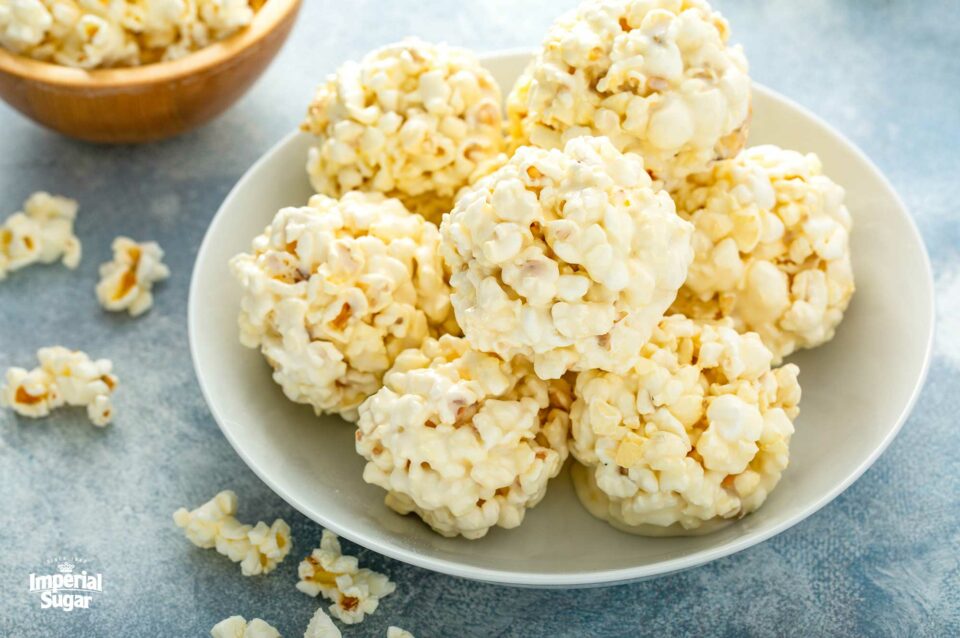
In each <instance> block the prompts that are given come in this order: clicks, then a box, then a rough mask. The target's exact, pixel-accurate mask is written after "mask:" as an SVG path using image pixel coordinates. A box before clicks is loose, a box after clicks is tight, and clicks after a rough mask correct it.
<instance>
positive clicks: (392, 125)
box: [303, 39, 504, 221]
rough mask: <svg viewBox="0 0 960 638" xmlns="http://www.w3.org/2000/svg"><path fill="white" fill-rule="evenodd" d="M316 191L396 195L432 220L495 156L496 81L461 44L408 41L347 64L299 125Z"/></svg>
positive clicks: (498, 127)
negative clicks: (308, 144)
mask: <svg viewBox="0 0 960 638" xmlns="http://www.w3.org/2000/svg"><path fill="white" fill-rule="evenodd" d="M303 128H304V130H306V131H308V132H310V133H312V134H313V135H315V136H316V144H315V145H314V147H313V148H312V149H311V151H310V158H309V161H308V164H307V171H308V173H309V174H310V179H311V181H312V182H313V186H314V188H315V189H316V190H317V192H318V193H323V194H325V195H330V196H333V197H339V196H341V195H342V194H344V193H346V192H348V191H351V190H363V191H377V192H381V193H384V194H386V195H387V196H389V197H396V198H399V199H400V200H402V201H403V203H404V204H405V205H406V206H407V207H408V208H409V209H410V210H412V211H414V212H416V213H420V214H422V215H423V216H424V217H426V218H427V219H429V220H431V221H439V218H440V215H442V214H443V213H445V212H447V211H448V210H450V208H451V206H452V205H453V199H454V196H455V195H456V193H457V191H458V190H460V189H461V188H462V187H463V186H466V185H467V184H469V183H471V182H472V181H474V180H475V179H476V178H477V177H478V176H480V175H484V174H486V173H488V172H489V171H490V170H491V167H492V166H496V165H497V164H498V163H500V162H502V161H503V159H502V158H501V157H500V155H501V151H502V150H503V147H504V137H503V131H502V122H501V111H500V89H499V87H498V86H497V83H496V81H494V79H493V76H491V75H490V74H489V73H488V72H487V71H486V70H484V69H483V67H481V66H480V62H479V61H478V60H477V59H476V57H474V55H473V54H472V53H470V52H468V51H466V50H464V49H459V48H456V47H449V46H446V45H443V44H440V45H433V44H428V43H426V42H423V41H421V40H417V39H407V40H404V41H402V42H399V43H396V44H392V45H389V46H386V47H383V48H381V49H377V50H375V51H373V52H371V53H369V54H368V55H367V56H366V57H364V58H363V59H362V60H361V61H360V62H359V63H356V62H347V63H346V64H344V65H343V66H342V67H340V69H339V70H338V71H337V72H336V73H335V74H334V75H331V76H330V77H329V78H328V79H327V81H326V82H325V83H324V84H323V85H321V86H320V88H319V89H318V90H317V93H316V96H315V97H314V100H313V103H312V104H311V105H310V109H309V112H308V115H307V119H306V122H304V124H303Z"/></svg>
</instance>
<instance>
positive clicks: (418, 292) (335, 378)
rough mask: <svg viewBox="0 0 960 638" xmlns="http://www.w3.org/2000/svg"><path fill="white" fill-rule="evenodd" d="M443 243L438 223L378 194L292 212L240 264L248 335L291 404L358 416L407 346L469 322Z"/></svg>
mask: <svg viewBox="0 0 960 638" xmlns="http://www.w3.org/2000/svg"><path fill="white" fill-rule="evenodd" d="M439 246H440V234H439V232H438V231H437V228H436V227H435V226H434V225H433V224H430V223H428V222H426V221H424V219H423V218H422V217H420V216H419V215H414V214H412V213H410V212H408V211H407V210H406V209H405V208H404V207H403V204H401V203H400V202H399V201H398V200H396V199H387V198H385V197H384V196H382V195H380V194H379V193H360V192H351V193H347V194H346V195H344V196H343V198H342V199H340V200H339V201H338V200H335V199H331V198H330V197H326V196H324V195H316V196H314V197H312V198H311V199H310V201H309V203H308V205H307V206H305V207H302V208H284V209H283V210H281V211H280V212H279V213H277V216H276V217H275V218H274V219H273V222H272V223H271V224H270V226H268V227H267V228H266V230H265V231H264V232H263V234H262V235H260V236H259V237H257V238H256V239H255V240H254V241H253V250H252V252H251V253H250V254H241V255H238V256H237V257H234V258H233V260H232V261H231V263H230V266H231V269H232V270H233V273H234V275H235V276H236V278H237V279H238V280H239V281H240V283H241V285H242V287H243V299H242V302H241V313H240V319H239V323H240V340H241V342H242V343H243V344H244V345H245V346H247V347H250V348H260V350H261V352H262V353H263V355H264V357H265V358H266V359H267V361H268V362H269V363H270V365H271V366H272V367H273V369H274V373H273V378H274V380H275V381H276V382H277V383H278V384H279V385H280V386H281V387H282V388H283V391H284V393H285V394H286V395H287V397H288V398H289V399H290V400H292V401H296V402H297V403H307V404H310V405H312V406H313V407H314V409H315V410H316V412H317V414H321V413H324V412H337V413H339V414H340V415H341V416H343V417H344V418H345V419H348V420H351V421H354V420H356V418H357V406H359V405H360V403H361V402H362V401H363V400H364V399H366V398H367V397H368V396H370V395H371V394H373V393H374V392H376V391H377V390H378V389H380V385H381V383H380V381H381V379H382V377H383V373H384V372H386V371H387V369H388V368H389V367H390V366H391V365H392V364H393V361H394V359H395V358H396V357H397V355H398V354H400V352H401V351H403V350H405V349H407V348H412V347H417V346H419V345H420V344H421V343H422V342H423V340H424V339H426V338H427V336H430V335H436V334H440V333H444V332H449V331H456V330H458V328H457V327H456V324H455V322H454V321H453V313H452V311H451V308H450V297H449V292H448V287H447V283H446V280H445V276H444V270H443V266H442V263H441V261H440V255H439Z"/></svg>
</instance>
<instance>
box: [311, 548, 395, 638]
mask: <svg viewBox="0 0 960 638" xmlns="http://www.w3.org/2000/svg"><path fill="white" fill-rule="evenodd" d="M297 573H298V574H299V577H300V581H299V582H298V583H297V589H299V590H300V591H302V592H303V593H305V594H307V595H309V596H313V597H316V596H317V595H318V594H320V595H322V596H323V597H324V598H326V599H327V600H329V601H331V602H332V603H333V604H332V605H330V614H331V615H333V616H334V617H335V618H338V619H339V620H340V621H341V622H343V623H345V624H348V625H351V624H355V623H359V622H362V621H363V619H364V618H365V617H366V615H367V614H372V613H373V612H375V611H376V610H377V607H378V606H379V604H380V599H381V598H383V597H384V596H387V595H388V594H392V593H393V592H394V591H395V590H396V584H394V583H393V582H391V581H390V579H389V578H388V577H387V576H385V575H384V574H379V573H377V572H375V571H372V570H370V569H366V568H360V566H359V561H358V560H357V559H356V558H355V557H353V556H344V555H343V552H342V550H341V548H340V541H339V539H338V538H337V535H336V534H334V533H333V532H331V531H329V530H323V536H322V538H321V540H320V547H319V548H317V549H315V550H313V552H311V554H310V555H309V556H307V558H305V559H304V560H303V561H302V562H301V563H300V566H299V568H298V570H297Z"/></svg>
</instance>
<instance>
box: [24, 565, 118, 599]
mask: <svg viewBox="0 0 960 638" xmlns="http://www.w3.org/2000/svg"><path fill="white" fill-rule="evenodd" d="M87 562H89V561H88V560H87V559H85V558H76V557H74V558H66V557H62V556H61V557H57V558H53V559H50V560H49V561H47V565H48V566H49V571H54V570H55V573H49V574H30V593H31V594H37V596H38V597H39V599H40V609H60V610H62V611H73V610H74V609H90V603H91V601H92V600H93V597H94V596H95V595H98V594H102V593H103V574H99V573H98V574H94V573H92V572H90V571H87V570H86V569H84V568H83V565H84V564H86V563H87ZM45 571H46V570H45Z"/></svg>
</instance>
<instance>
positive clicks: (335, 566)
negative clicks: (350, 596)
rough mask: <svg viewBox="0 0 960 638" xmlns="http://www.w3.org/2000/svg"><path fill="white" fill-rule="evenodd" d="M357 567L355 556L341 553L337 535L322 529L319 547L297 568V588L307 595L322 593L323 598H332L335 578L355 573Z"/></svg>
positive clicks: (335, 583) (335, 584)
mask: <svg viewBox="0 0 960 638" xmlns="http://www.w3.org/2000/svg"><path fill="white" fill-rule="evenodd" d="M359 569H360V565H359V561H358V560H357V559H356V558H355V557H353V556H344V555H343V551H342V550H341V549H340V541H339V540H338V539H337V535H336V534H334V533H333V532H331V531H329V530H323V536H322V537H321V539H320V547H319V548H317V549H315V550H313V552H311V554H310V555H309V556H307V557H306V558H305V559H303V561H301V563H300V566H299V567H298V569H297V574H298V575H299V578H300V580H299V582H297V589H299V590H300V591H302V592H303V593H305V594H307V595H309V596H313V597H316V596H317V595H318V594H323V596H324V598H329V599H331V600H333V599H334V596H335V594H336V590H337V582H336V581H337V578H339V577H340V576H343V575H352V574H355V573H357V571H358V570H359Z"/></svg>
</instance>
